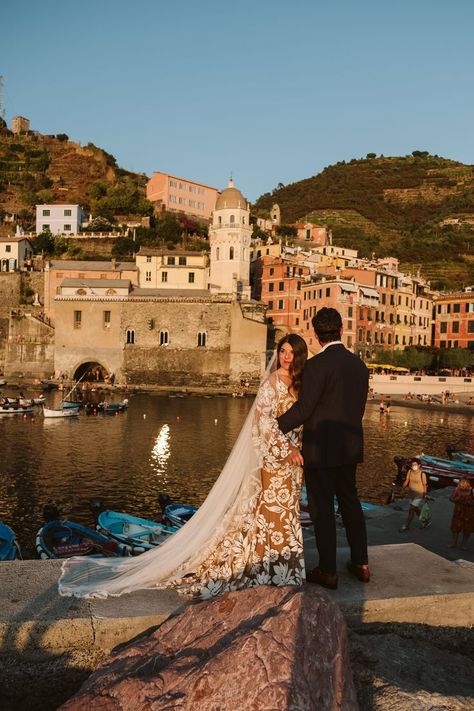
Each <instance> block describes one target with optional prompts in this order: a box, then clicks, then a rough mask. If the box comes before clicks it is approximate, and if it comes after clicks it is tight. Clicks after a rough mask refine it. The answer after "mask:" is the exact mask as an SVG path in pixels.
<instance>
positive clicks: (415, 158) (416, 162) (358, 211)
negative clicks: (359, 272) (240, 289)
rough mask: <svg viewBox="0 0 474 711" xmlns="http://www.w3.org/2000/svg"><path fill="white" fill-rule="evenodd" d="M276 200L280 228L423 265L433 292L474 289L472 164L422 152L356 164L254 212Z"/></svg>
mask: <svg viewBox="0 0 474 711" xmlns="http://www.w3.org/2000/svg"><path fill="white" fill-rule="evenodd" d="M275 202H276V203H278V204H279V206H280V209H281V214H282V221H283V222H284V223H292V222H295V221H299V220H304V219H309V220H311V221H314V222H316V223H319V224H323V223H324V224H328V225H329V226H330V227H331V228H332V230H333V237H334V242H335V243H336V244H343V245H345V246H347V247H353V248H355V249H358V250H359V252H360V254H361V255H362V256H370V255H371V254H372V253H374V252H375V253H376V255H377V256H387V255H389V254H390V255H394V256H397V257H398V258H399V259H400V260H401V261H402V263H403V264H405V265H412V266H416V268H417V269H418V267H419V266H420V265H421V267H420V268H421V273H422V274H424V275H426V276H428V275H429V278H431V279H432V280H433V282H434V283H435V285H436V286H438V287H451V286H456V287H459V286H462V285H466V284H471V283H474V263H473V261H472V260H471V259H470V255H474V166H468V165H464V164H462V163H459V162H456V161H452V160H448V159H445V158H440V157H438V156H431V155H429V154H427V153H426V152H422V151H414V154H413V155H411V156H406V157H379V158H366V159H361V160H355V159H354V160H352V161H350V162H349V163H344V162H341V163H337V164H336V165H333V166H329V167H328V168H325V169H324V170H323V171H322V172H321V173H319V174H318V175H315V176H313V177H312V178H307V179H305V180H301V181H299V182H297V183H292V184H291V185H287V186H283V187H280V188H278V189H276V190H274V191H273V192H272V193H266V194H264V195H262V196H261V197H260V198H259V199H258V200H257V201H256V203H255V206H254V210H255V212H256V213H257V214H259V215H262V216H263V215H266V214H267V213H268V211H269V210H270V208H271V206H272V205H273V204H274V203H275ZM448 262H449V264H448Z"/></svg>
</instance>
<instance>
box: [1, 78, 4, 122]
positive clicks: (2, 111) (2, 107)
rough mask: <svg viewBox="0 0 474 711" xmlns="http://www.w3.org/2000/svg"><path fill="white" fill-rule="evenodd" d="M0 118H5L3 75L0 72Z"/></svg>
mask: <svg viewBox="0 0 474 711" xmlns="http://www.w3.org/2000/svg"><path fill="white" fill-rule="evenodd" d="M0 118H2V119H5V108H4V106H3V76H2V75H1V74H0Z"/></svg>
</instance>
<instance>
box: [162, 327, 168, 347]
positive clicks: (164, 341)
mask: <svg viewBox="0 0 474 711" xmlns="http://www.w3.org/2000/svg"><path fill="white" fill-rule="evenodd" d="M169 342H170V334H169V332H168V331H166V330H162V331H160V346H167V345H168V343H169Z"/></svg>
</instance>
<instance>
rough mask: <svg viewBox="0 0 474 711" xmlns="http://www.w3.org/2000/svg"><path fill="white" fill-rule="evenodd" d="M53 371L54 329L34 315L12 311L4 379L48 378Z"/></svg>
mask: <svg viewBox="0 0 474 711" xmlns="http://www.w3.org/2000/svg"><path fill="white" fill-rule="evenodd" d="M53 371H54V328H52V327H51V326H49V325H48V324H46V323H44V322H43V321H42V320H41V319H40V318H38V317H36V316H35V315H34V314H33V310H32V309H30V310H28V311H27V310H26V309H16V310H13V311H12V313H11V316H10V319H9V333H8V340H7V342H6V352H5V360H4V373H5V377H6V378H8V377H10V378H11V377H18V376H21V377H25V378H47V377H49V376H50V375H52V373H53Z"/></svg>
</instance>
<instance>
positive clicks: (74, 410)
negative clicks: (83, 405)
mask: <svg viewBox="0 0 474 711" xmlns="http://www.w3.org/2000/svg"><path fill="white" fill-rule="evenodd" d="M78 414H79V408H78V407H70V408H67V409H63V408H61V410H57V409H51V408H49V407H43V415H44V416H45V417H46V418H51V417H74V416H75V415H78Z"/></svg>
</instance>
